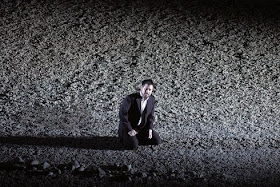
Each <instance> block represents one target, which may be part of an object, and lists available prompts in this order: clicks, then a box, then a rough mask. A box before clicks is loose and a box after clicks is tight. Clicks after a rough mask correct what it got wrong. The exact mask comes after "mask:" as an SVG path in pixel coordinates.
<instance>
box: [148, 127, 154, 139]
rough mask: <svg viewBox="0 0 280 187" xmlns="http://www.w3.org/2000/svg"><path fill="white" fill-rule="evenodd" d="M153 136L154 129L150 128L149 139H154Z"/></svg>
mask: <svg viewBox="0 0 280 187" xmlns="http://www.w3.org/2000/svg"><path fill="white" fill-rule="evenodd" d="M152 137H153V133H152V129H149V137H148V138H149V139H152Z"/></svg>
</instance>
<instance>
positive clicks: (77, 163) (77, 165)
mask: <svg viewBox="0 0 280 187" xmlns="http://www.w3.org/2000/svg"><path fill="white" fill-rule="evenodd" d="M72 165H73V166H75V168H79V167H81V165H80V163H79V162H78V161H77V160H74V161H73V162H72Z"/></svg>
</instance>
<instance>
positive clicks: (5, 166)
mask: <svg viewBox="0 0 280 187" xmlns="http://www.w3.org/2000/svg"><path fill="white" fill-rule="evenodd" d="M4 170H5V171H9V172H10V171H20V172H21V173H25V174H27V175H28V176H34V177H36V176H43V177H50V178H53V179H55V178H58V177H59V176H63V175H67V176H70V178H71V177H72V178H73V177H74V176H78V177H83V178H91V179H92V180H95V181H96V182H98V181H102V180H103V181H106V182H108V181H109V182H115V183H135V181H137V182H136V184H141V183H142V184H149V183H151V182H153V183H154V184H158V183H161V182H163V181H169V182H175V183H176V184H177V185H183V184H194V183H196V182H197V183H199V184H203V183H208V182H209V181H208V179H207V178H205V177H204V176H201V175H199V174H197V173H196V172H194V171H189V172H186V171H185V172H179V171H177V170H170V171H168V172H167V173H166V174H160V173H158V172H157V171H156V170H149V171H144V172H136V170H135V169H134V168H133V167H132V165H131V164H118V163H115V164H113V165H106V166H105V165H103V166H96V165H85V164H83V163H80V162H79V161H77V160H72V161H71V162H70V163H66V164H51V163H49V162H47V161H39V160H36V159H34V160H24V159H23V158H22V157H17V158H15V159H13V160H11V161H8V162H5V163H1V164H0V172H2V171H4ZM38 180H40V179H39V178H38Z"/></svg>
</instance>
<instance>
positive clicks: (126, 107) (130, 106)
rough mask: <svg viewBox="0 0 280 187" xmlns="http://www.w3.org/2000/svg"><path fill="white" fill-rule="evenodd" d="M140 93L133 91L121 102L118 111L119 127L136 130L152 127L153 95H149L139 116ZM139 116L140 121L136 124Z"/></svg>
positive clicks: (153, 118)
mask: <svg viewBox="0 0 280 187" xmlns="http://www.w3.org/2000/svg"><path fill="white" fill-rule="evenodd" d="M141 99H142V97H141V95H140V93H134V94H130V95H128V96H127V97H126V98H125V99H124V100H123V102H122V104H121V106H120V111H119V118H120V124H119V129H121V130H122V129H125V130H127V131H131V130H132V129H134V130H136V131H140V130H148V129H153V127H154V120H155V117H154V109H155V97H154V96H152V95H151V96H150V97H149V99H148V101H147V105H146V108H145V109H144V111H143V113H142V116H141V112H140V111H141ZM140 117H142V122H141V124H140V125H139V126H138V125H137V124H138V122H139V119H140Z"/></svg>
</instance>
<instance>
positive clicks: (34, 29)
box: [0, 0, 280, 176]
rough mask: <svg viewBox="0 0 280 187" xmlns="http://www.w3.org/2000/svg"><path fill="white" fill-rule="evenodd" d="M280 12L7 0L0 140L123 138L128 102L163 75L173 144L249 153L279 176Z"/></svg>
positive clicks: (159, 108)
mask: <svg viewBox="0 0 280 187" xmlns="http://www.w3.org/2000/svg"><path fill="white" fill-rule="evenodd" d="M279 11H280V6H279V3H278V2H276V1H271V2H270V3H263V2H259V3H249V2H248V1H247V2H246V1H214V0H212V1H199V0H197V1H195V0H189V1H176V0H175V1H167V0H165V1H162V0H157V1H152V2H150V1H140V0H139V1H122V0H118V1H66V0H63V1H58V0H57V1H56V0H54V1H32V0H31V1H1V6H0V53H1V55H0V75H1V76H0V136H1V137H6V136H33V137H49V136H51V137H58V136H59V137H60V136H63V137H64V136H67V137H92V136H97V137H98V136H100V137H103V136H116V135H117V128H118V109H119V104H120V102H121V100H122V99H123V98H124V97H125V96H126V95H127V94H129V93H132V92H135V91H137V90H138V89H139V86H140V83H141V81H142V80H143V79H145V78H152V79H153V80H154V81H155V82H156V83H157V85H156V89H155V92H154V95H155V97H156V99H157V101H158V102H157V105H156V124H155V129H156V130H157V131H158V132H159V134H160V135H161V137H162V138H163V139H164V141H165V144H166V146H167V147H169V148H170V147H171V148H172V147H176V149H177V148H178V149H179V150H181V148H182V147H183V148H184V150H185V149H186V152H188V154H189V155H192V153H189V150H190V149H191V148H197V150H196V153H193V156H191V157H192V158H193V159H198V158H199V156H197V155H200V156H201V155H203V153H202V152H206V153H207V154H210V155H213V154H214V153H215V151H213V149H214V150H220V149H227V150H228V153H230V152H234V150H239V152H238V154H237V155H239V156H240V157H243V156H244V160H243V161H244V164H245V165H246V160H247V161H248V159H249V160H250V159H252V158H256V159H259V160H260V162H259V165H258V167H257V168H260V170H261V169H263V168H262V166H263V165H265V167H266V171H268V170H270V169H271V170H273V171H277V168H279V166H280V163H279V160H278V159H277V158H279V150H278V149H277V148H279V145H280V130H279V121H280V107H279V104H280V84H279V81H280V77H279V73H280V53H279V52H280V45H279V39H280V22H279ZM167 150H168V149H167ZM167 150H166V151H167ZM172 150H173V149H172ZM184 150H183V152H184ZM187 150H188V151H187ZM211 150H212V152H211ZM240 150H243V151H240ZM244 150H245V151H244ZM246 150H247V151H246ZM250 150H258V151H250ZM263 150H266V151H263ZM267 150H268V151H267ZM173 151H174V150H173ZM273 152H274V153H275V154H272V153H273ZM181 153H182V150H181ZM184 153H185V152H184ZM212 153H213V154H212ZM116 154H118V153H116ZM147 154H148V153H147ZM182 154H183V153H182ZM215 154H216V153H215ZM215 154H214V155H215ZM221 154H222V155H223V153H221ZM271 154H272V155H273V156H272V155H271ZM222 155H219V156H217V155H216V156H213V157H215V158H219V159H221V158H223V157H224V156H227V159H226V161H225V162H226V163H227V164H229V165H230V163H228V162H229V160H230V158H236V155H235V156H233V155H232V156H230V154H225V155H224V156H222ZM268 155H270V156H271V157H270V159H272V160H270V161H266V160H265V159H268V158H267V157H268ZM6 156H7V155H6ZM179 160H180V159H179ZM222 160H223V159H222ZM234 160H235V159H234ZM237 160H238V161H240V160H241V161H242V159H237ZM235 161H236V160H235ZM184 162H186V161H184ZM172 163H173V164H174V162H172ZM234 163H237V162H233V164H232V165H230V167H235V166H236V165H235V164H234ZM253 163H255V160H254V162H253ZM271 163H274V164H272V165H271ZM214 165H215V164H214ZM222 165H225V163H223V161H221V162H220V165H219V167H220V166H221V167H222ZM249 165H250V164H249ZM200 166H201V167H202V166H203V163H202V164H201V165H200ZM175 167H176V165H175ZM217 167H218V166H217ZM240 167H241V166H240ZM240 167H239V168H240ZM242 167H243V166H242ZM254 167H255V166H253V165H252V166H250V167H249V166H248V168H251V169H252V168H254ZM248 171H251V170H248ZM235 172H236V173H239V174H241V173H242V172H240V171H238V169H237V170H236V171H235ZM233 173H234V171H233ZM255 173H258V171H256V172H255ZM276 173H277V172H276ZM245 175H246V174H245ZM248 175H249V173H248ZM277 175H279V173H277ZM238 176H239V175H238Z"/></svg>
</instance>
